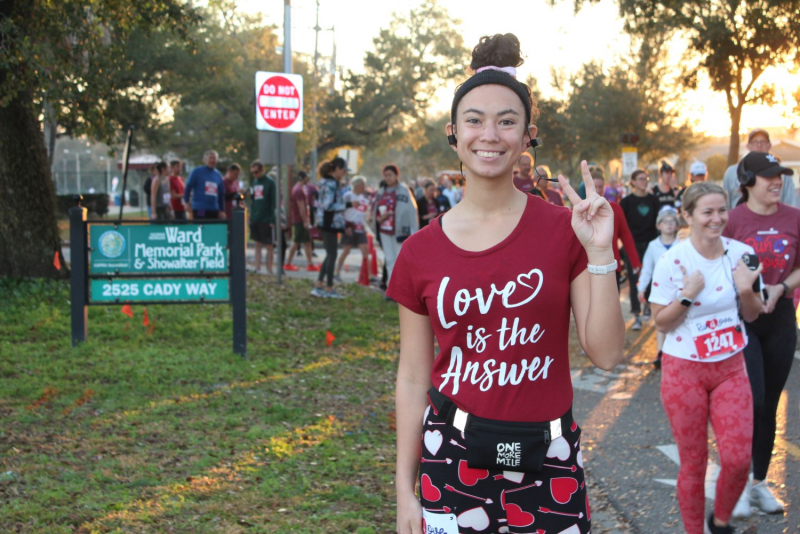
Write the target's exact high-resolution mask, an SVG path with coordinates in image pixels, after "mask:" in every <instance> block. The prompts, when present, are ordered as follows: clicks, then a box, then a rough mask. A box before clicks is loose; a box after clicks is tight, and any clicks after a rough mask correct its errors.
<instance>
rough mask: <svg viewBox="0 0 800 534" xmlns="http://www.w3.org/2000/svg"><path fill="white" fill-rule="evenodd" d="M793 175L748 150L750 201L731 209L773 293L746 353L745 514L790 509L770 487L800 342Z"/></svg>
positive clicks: (799, 235)
mask: <svg viewBox="0 0 800 534" xmlns="http://www.w3.org/2000/svg"><path fill="white" fill-rule="evenodd" d="M791 174H794V172H793V171H792V170H791V169H788V168H786V167H782V166H781V164H780V163H779V162H778V160H777V158H775V157H774V156H773V155H771V154H768V153H766V152H750V153H749V154H748V155H747V156H745V157H744V159H743V160H742V162H741V163H740V164H739V167H738V171H737V175H738V177H739V183H740V184H741V189H742V198H743V199H744V203H742V204H739V206H737V207H736V208H734V209H733V210H731V212H730V217H729V221H728V226H726V227H725V236H727V237H731V238H733V239H736V240H737V241H741V242H743V243H746V244H748V245H750V246H751V247H753V248H754V249H755V251H756V254H757V255H758V258H759V261H760V264H761V265H762V266H763V268H764V274H763V277H764V284H765V288H764V289H765V291H766V295H767V299H766V302H765V303H764V307H763V310H762V312H761V315H760V316H758V318H756V319H755V320H754V321H752V322H746V323H745V328H746V329H747V337H748V339H749V340H750V342H749V343H748V344H747V346H746V347H745V349H744V360H745V363H746V364H747V376H748V377H749V378H750V388H751V390H752V392H753V421H754V428H753V480H752V485H748V486H746V487H745V491H744V493H743V495H742V498H741V499H740V500H739V503H738V504H737V505H736V509H735V510H734V512H733V513H734V515H735V516H739V517H742V516H747V515H750V505H753V506H755V507H757V508H759V509H760V510H761V511H763V512H766V513H768V514H772V513H780V512H783V503H782V502H781V501H780V500H778V499H777V498H776V497H775V496H774V495H773V494H772V492H771V491H770V489H769V486H767V471H768V470H769V464H770V461H771V459H772V447H773V445H774V444H775V428H776V418H777V412H778V403H779V402H780V399H781V393H782V392H783V388H784V386H785V385H786V380H787V379H788V378H789V371H790V370H791V368H792V360H793V359H794V354H795V346H796V345H797V324H796V320H795V311H794V306H793V303H792V292H793V291H794V290H795V289H796V288H797V287H798V286H800V254H798V253H797V244H798V241H800V210H797V209H795V208H793V207H791V206H787V205H785V204H783V203H781V202H780V200H781V191H782V187H783V175H791Z"/></svg>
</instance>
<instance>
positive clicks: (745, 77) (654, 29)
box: [552, 0, 800, 164]
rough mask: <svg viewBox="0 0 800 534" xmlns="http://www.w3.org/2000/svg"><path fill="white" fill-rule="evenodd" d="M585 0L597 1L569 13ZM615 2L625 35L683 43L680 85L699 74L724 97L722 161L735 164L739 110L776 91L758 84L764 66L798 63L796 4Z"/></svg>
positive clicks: (785, 0) (768, 0)
mask: <svg viewBox="0 0 800 534" xmlns="http://www.w3.org/2000/svg"><path fill="white" fill-rule="evenodd" d="M555 1H556V0H553V1H552V3H555ZM585 1H589V2H592V3H595V2H597V1H598V0H575V9H576V10H578V9H580V7H581V5H583V3H584V2H585ZM618 2H619V12H620V16H621V17H622V18H624V19H625V27H626V30H627V31H628V32H629V33H630V34H631V35H633V36H636V37H639V38H642V39H645V40H650V39H652V38H653V37H654V36H660V37H659V38H660V39H663V37H664V36H665V35H667V36H672V37H674V38H675V39H676V40H679V41H685V43H686V46H687V48H686V57H685V58H684V59H685V65H686V67H684V69H683V76H682V80H683V83H684V86H686V87H695V86H696V84H697V81H698V76H699V75H700V74H701V73H703V74H705V75H706V76H707V77H708V79H709V80H710V82H711V87H712V88H713V89H714V90H715V91H720V92H722V93H724V94H725V99H726V102H727V105H728V113H729V115H730V118H731V128H730V146H729V150H728V163H729V164H733V163H735V162H736V161H737V160H738V158H739V128H740V122H741V116H742V109H743V108H744V106H745V105H747V104H750V103H754V102H764V103H772V102H774V97H775V89H776V88H775V87H774V86H773V85H770V84H764V83H761V82H760V81H759V79H760V78H761V75H762V74H764V72H765V71H766V70H767V69H768V68H769V67H773V66H779V65H786V64H794V65H800V16H798V13H800V0H689V1H686V0H618ZM662 42H663V41H662Z"/></svg>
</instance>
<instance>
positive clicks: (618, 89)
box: [539, 62, 695, 178]
mask: <svg viewBox="0 0 800 534" xmlns="http://www.w3.org/2000/svg"><path fill="white" fill-rule="evenodd" d="M659 75H660V73H659V71H658V70H652V69H639V68H637V65H636V64H634V63H632V62H628V63H618V64H615V65H612V66H610V67H604V66H603V65H601V64H599V63H587V64H585V65H584V66H583V68H582V69H581V70H580V71H579V72H577V73H575V74H573V75H572V76H570V77H569V78H568V80H566V81H564V80H563V76H560V75H558V73H555V76H554V82H553V85H554V87H556V88H564V87H568V88H569V89H568V90H567V91H565V94H563V93H562V95H559V96H558V97H556V98H553V99H544V100H540V101H539V107H540V109H541V111H542V112H541V116H540V118H539V124H540V132H541V133H540V135H541V137H542V140H543V142H544V146H545V149H544V150H543V151H542V153H543V155H544V156H545V157H543V158H542V160H541V163H548V164H550V165H551V167H552V170H560V171H562V172H563V173H564V174H565V175H566V176H569V177H571V178H578V176H577V174H578V166H579V164H580V161H581V160H582V159H588V160H594V161H599V162H605V161H608V160H610V159H617V158H619V157H620V147H621V144H620V136H621V135H622V134H623V133H636V134H638V135H639V138H640V140H639V143H638V145H637V148H638V152H639V160H640V161H641V162H642V164H646V163H648V162H649V161H652V160H656V159H658V158H660V157H663V156H665V155H667V154H671V153H679V154H680V153H683V152H685V151H686V150H687V149H688V148H689V147H691V146H692V145H693V144H694V141H695V137H694V133H693V131H692V129H691V127H690V126H689V125H688V124H687V123H686V122H685V120H682V119H680V117H679V113H678V108H677V106H676V105H675V103H674V101H673V100H674V97H673V96H672V95H671V93H670V92H669V91H668V90H666V89H664V88H662V87H661V85H660V78H659Z"/></svg>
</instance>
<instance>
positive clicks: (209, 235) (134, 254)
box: [89, 223, 228, 274]
mask: <svg viewBox="0 0 800 534" xmlns="http://www.w3.org/2000/svg"><path fill="white" fill-rule="evenodd" d="M89 247H90V248H89V274H106V273H114V274H121V273H137V274H153V273H165V274H186V273H197V272H200V273H226V272H227V271H228V226H227V225H226V224H224V223H223V224H220V223H216V224H138V225H133V224H126V225H124V226H122V227H119V228H114V227H109V226H108V225H97V224H90V225H89Z"/></svg>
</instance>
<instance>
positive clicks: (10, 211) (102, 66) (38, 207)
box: [0, 0, 200, 277]
mask: <svg viewBox="0 0 800 534" xmlns="http://www.w3.org/2000/svg"><path fill="white" fill-rule="evenodd" d="M199 20H200V18H199V15H198V14H197V12H196V11H195V9H194V8H193V7H192V6H191V5H190V4H189V3H188V2H184V1H182V0H150V1H147V2H120V1H118V0H61V1H58V2H47V1H43V0H33V1H32V0H4V1H3V2H0V124H2V125H3V127H2V129H0V187H1V188H2V189H3V191H4V192H5V193H6V194H5V195H3V197H2V199H0V275H10V276H47V277H57V276H60V275H61V273H59V271H58V270H57V269H56V267H55V266H54V263H55V262H54V254H57V255H60V250H61V243H60V236H59V232H58V227H57V225H56V220H55V190H54V186H53V182H52V179H51V176H50V165H49V161H48V158H47V153H46V150H45V143H44V135H43V131H42V126H41V120H42V118H44V117H46V116H50V117H51V118H53V119H54V120H58V121H59V122H61V123H62V124H64V125H68V127H69V128H70V129H71V130H72V132H73V133H74V134H87V135H90V136H93V137H98V138H106V139H108V138H111V137H113V136H114V132H116V131H119V130H121V128H120V125H119V124H115V122H114V117H118V116H119V114H115V113H112V112H111V110H114V109H117V108H119V107H124V106H130V107H131V108H132V109H140V110H144V109H146V108H148V107H150V109H152V107H153V106H155V105H156V103H155V102H154V101H152V100H151V99H148V98H147V96H148V94H149V93H148V91H149V90H150V89H151V87H149V86H148V85H146V84H145V83H144V81H143V80H133V79H131V78H130V77H129V76H128V75H127V71H128V68H129V63H128V61H127V58H126V54H125V47H126V45H127V43H128V40H129V39H130V37H131V35H132V34H133V33H134V32H142V33H143V34H144V35H148V34H151V33H152V32H157V31H160V30H164V31H169V32H171V33H173V34H175V35H179V36H184V37H185V35H186V34H187V33H188V31H189V28H190V27H192V26H193V25H195V24H197V23H198V22H199ZM20 184H24V187H20V186H19V185H20ZM61 264H64V262H63V261H62V262H61ZM63 272H64V271H62V273H63Z"/></svg>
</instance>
